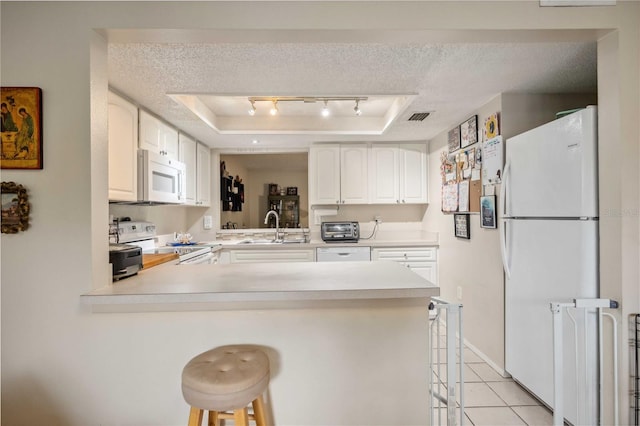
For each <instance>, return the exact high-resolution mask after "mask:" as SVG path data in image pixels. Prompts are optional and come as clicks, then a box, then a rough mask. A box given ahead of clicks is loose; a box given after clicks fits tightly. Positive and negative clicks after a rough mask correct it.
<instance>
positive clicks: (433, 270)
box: [406, 262, 438, 285]
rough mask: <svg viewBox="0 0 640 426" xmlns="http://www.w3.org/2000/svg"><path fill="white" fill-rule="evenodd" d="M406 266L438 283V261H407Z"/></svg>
mask: <svg viewBox="0 0 640 426" xmlns="http://www.w3.org/2000/svg"><path fill="white" fill-rule="evenodd" d="M406 266H407V267H408V268H409V269H411V270H412V271H413V272H415V273H416V274H418V275H420V276H421V277H422V278H424V279H427V280H429V281H431V283H432V284H434V285H438V264H437V263H436V262H416V263H411V262H409V263H406Z"/></svg>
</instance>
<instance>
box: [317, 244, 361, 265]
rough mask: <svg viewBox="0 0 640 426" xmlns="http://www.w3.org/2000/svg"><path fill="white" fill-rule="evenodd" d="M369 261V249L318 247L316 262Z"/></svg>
mask: <svg viewBox="0 0 640 426" xmlns="http://www.w3.org/2000/svg"><path fill="white" fill-rule="evenodd" d="M370 260H371V248H370V247H361V246H359V247H318V248H317V249H316V261H317V262H356V261H363V262H368V261H370Z"/></svg>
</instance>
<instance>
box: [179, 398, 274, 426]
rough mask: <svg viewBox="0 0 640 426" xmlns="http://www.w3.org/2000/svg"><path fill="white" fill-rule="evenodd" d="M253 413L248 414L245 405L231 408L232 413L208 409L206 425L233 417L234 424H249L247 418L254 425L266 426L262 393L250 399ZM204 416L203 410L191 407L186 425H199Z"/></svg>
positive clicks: (242, 425) (216, 423) (210, 425)
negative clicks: (253, 422)
mask: <svg viewBox="0 0 640 426" xmlns="http://www.w3.org/2000/svg"><path fill="white" fill-rule="evenodd" d="M251 405H252V406H253V415H249V412H248V411H247V407H243V408H238V409H236V410H233V414H231V413H227V412H219V411H209V416H208V420H207V426H218V425H219V421H220V420H221V419H233V421H234V424H235V426H249V420H254V421H255V422H256V426H267V417H266V414H265V412H266V410H265V403H264V398H263V396H262V395H260V396H258V397H257V398H256V399H254V400H253V401H251ZM203 417H204V410H202V409H200V408H196V407H191V411H189V424H188V426H201V425H202V419H203Z"/></svg>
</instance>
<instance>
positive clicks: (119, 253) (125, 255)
mask: <svg viewBox="0 0 640 426" xmlns="http://www.w3.org/2000/svg"><path fill="white" fill-rule="evenodd" d="M109 263H111V265H112V269H113V281H118V280H120V279H122V278H126V277H130V276H131V275H135V274H137V273H138V271H139V270H140V269H142V249H141V248H140V247H137V246H133V245H130V244H109Z"/></svg>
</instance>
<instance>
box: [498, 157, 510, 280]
mask: <svg viewBox="0 0 640 426" xmlns="http://www.w3.org/2000/svg"><path fill="white" fill-rule="evenodd" d="M510 169H511V163H509V162H507V163H506V164H505V165H504V170H503V173H502V185H501V186H500V204H499V205H500V206H501V207H502V209H501V210H502V226H501V227H500V254H501V255H502V266H503V267H504V273H505V274H506V275H507V278H511V270H510V269H509V257H508V251H507V222H508V215H507V212H506V210H507V200H506V197H505V195H506V194H507V185H508V183H509V170H510Z"/></svg>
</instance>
